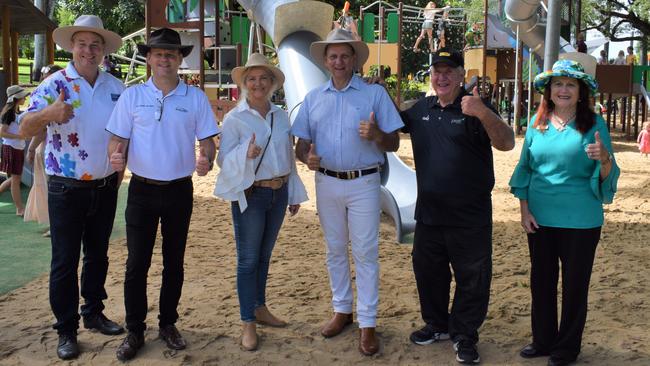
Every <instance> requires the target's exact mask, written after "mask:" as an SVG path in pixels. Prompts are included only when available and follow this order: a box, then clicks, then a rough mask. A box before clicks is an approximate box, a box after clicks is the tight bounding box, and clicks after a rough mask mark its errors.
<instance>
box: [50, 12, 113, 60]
mask: <svg viewBox="0 0 650 366" xmlns="http://www.w3.org/2000/svg"><path fill="white" fill-rule="evenodd" d="M77 32H92V33H96V34H98V35H99V36H101V37H102V38H103V39H104V53H105V54H107V55H108V54H110V53H114V52H115V51H117V50H118V49H119V48H120V46H122V37H120V35H119V34H117V33H115V32H111V31H109V30H107V29H104V23H103V22H102V20H101V19H99V17H98V16H96V15H81V16H79V18H77V19H76V20H75V21H74V25H69V26H65V27H59V28H56V29H55V30H54V32H53V33H52V38H53V39H54V42H55V43H56V44H58V45H59V46H60V47H61V48H63V49H64V50H66V51H68V52H72V36H73V35H74V34H75V33H77Z"/></svg>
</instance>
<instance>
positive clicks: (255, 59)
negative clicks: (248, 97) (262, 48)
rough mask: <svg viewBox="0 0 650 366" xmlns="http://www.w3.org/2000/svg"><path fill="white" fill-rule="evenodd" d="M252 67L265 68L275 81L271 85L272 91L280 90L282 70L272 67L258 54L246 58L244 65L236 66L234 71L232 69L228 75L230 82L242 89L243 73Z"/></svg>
mask: <svg viewBox="0 0 650 366" xmlns="http://www.w3.org/2000/svg"><path fill="white" fill-rule="evenodd" d="M253 67H262V68H265V69H267V70H268V71H269V72H270V73H271V74H273V79H275V81H274V83H273V91H276V90H278V89H280V88H281V87H282V85H283V84H284V73H283V72H282V70H280V69H279V68H277V67H275V66H273V64H271V61H269V59H268V58H266V57H265V56H264V55H262V54H260V53H252V54H251V55H250V56H248V60H247V61H246V65H244V66H237V67H235V68H234V69H232V73H231V74H230V76H231V77H232V81H234V82H235V84H237V85H238V86H239V87H240V88H242V86H243V84H244V80H242V77H243V76H244V73H245V72H246V71H247V70H248V69H250V68H253Z"/></svg>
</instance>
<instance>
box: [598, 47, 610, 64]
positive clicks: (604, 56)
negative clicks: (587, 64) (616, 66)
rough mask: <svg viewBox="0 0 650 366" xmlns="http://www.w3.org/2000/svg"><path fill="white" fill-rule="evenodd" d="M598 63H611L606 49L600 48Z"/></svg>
mask: <svg viewBox="0 0 650 366" xmlns="http://www.w3.org/2000/svg"><path fill="white" fill-rule="evenodd" d="M598 64H599V65H607V64H609V60H608V59H607V51H606V50H605V49H602V50H600V58H599V59H598Z"/></svg>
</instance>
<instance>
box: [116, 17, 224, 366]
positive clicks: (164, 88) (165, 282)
mask: <svg viewBox="0 0 650 366" xmlns="http://www.w3.org/2000/svg"><path fill="white" fill-rule="evenodd" d="M138 51H139V52H140V54H142V55H143V56H145V57H146V59H147V64H148V65H149V66H150V67H151V71H152V77H151V78H150V79H149V80H148V81H147V82H146V83H144V84H140V85H137V86H134V87H131V88H129V89H127V90H126V91H125V92H124V93H123V96H122V97H121V98H120V99H119V101H118V102H117V105H116V106H115V110H114V111H113V114H112V115H111V118H110V120H109V122H108V126H107V127H106V130H108V131H109V132H110V133H112V134H113V136H112V137H111V141H110V145H109V148H108V155H109V156H110V162H111V165H112V166H113V168H114V169H115V170H116V171H118V172H123V171H124V169H125V168H126V165H127V160H128V166H129V169H130V170H131V172H132V179H131V183H130V184H129V197H128V202H127V207H126V243H127V247H128V250H129V255H128V259H127V262H126V275H125V279H124V304H125V306H126V327H127V329H128V331H129V332H128V335H127V336H126V338H125V339H124V341H123V342H122V344H121V345H120V346H119V348H118V349H117V358H118V359H119V360H120V361H126V360H129V359H132V358H133V357H135V355H136V353H137V352H138V350H139V349H140V348H141V347H142V346H143V345H144V330H145V328H146V324H145V319H146V316H147V273H148V271H149V266H150V265H151V255H152V251H153V247H154V244H155V241H156V233H157V231H158V223H159V222H160V223H161V233H162V255H163V267H164V268H163V272H162V286H161V287H160V309H159V311H160V315H158V324H159V335H160V338H161V339H163V340H164V341H165V342H166V343H167V347H169V348H171V349H175V350H180V349H184V348H185V347H186V342H185V340H184V339H183V337H182V336H181V335H180V333H179V332H178V330H177V329H176V326H175V325H174V324H175V323H176V321H177V320H178V312H177V311H176V308H177V306H178V302H179V300H180V296H181V290H182V287H183V257H184V254H185V244H186V241H187V233H188V229H189V224H190V217H191V215H192V202H193V186H192V173H193V172H194V171H195V170H196V172H197V174H198V175H200V176H202V175H206V174H207V173H208V171H209V170H210V169H211V168H212V161H213V160H214V156H215V150H216V148H215V143H214V141H213V139H212V138H213V137H214V136H216V135H217V134H218V133H219V130H218V128H217V123H216V120H215V118H214V115H213V113H212V109H211V107H210V103H209V102H208V98H207V97H206V95H205V94H204V93H203V92H202V91H201V89H198V88H195V87H191V86H188V85H187V84H185V83H184V82H183V81H182V80H180V79H179V77H178V68H179V67H180V65H181V63H182V62H183V57H186V56H187V55H189V54H190V52H191V51H192V46H186V45H182V44H181V40H180V36H179V34H178V33H177V32H176V31H174V30H171V29H168V28H161V29H158V30H156V31H154V32H152V33H151V36H150V37H149V42H147V44H146V45H144V44H139V45H138ZM196 140H199V145H200V155H199V158H198V160H197V159H196V154H195V145H196Z"/></svg>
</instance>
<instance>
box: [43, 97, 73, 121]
mask: <svg viewBox="0 0 650 366" xmlns="http://www.w3.org/2000/svg"><path fill="white" fill-rule="evenodd" d="M48 108H49V110H50V118H49V119H50V121H54V122H57V123H68V121H70V119H71V118H72V117H74V110H73V109H72V106H71V105H70V104H67V103H66V102H65V90H63V89H62V90H61V93H60V94H59V97H58V98H57V99H56V101H55V102H54V103H52V104H51V105H50V106H49V107H48Z"/></svg>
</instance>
